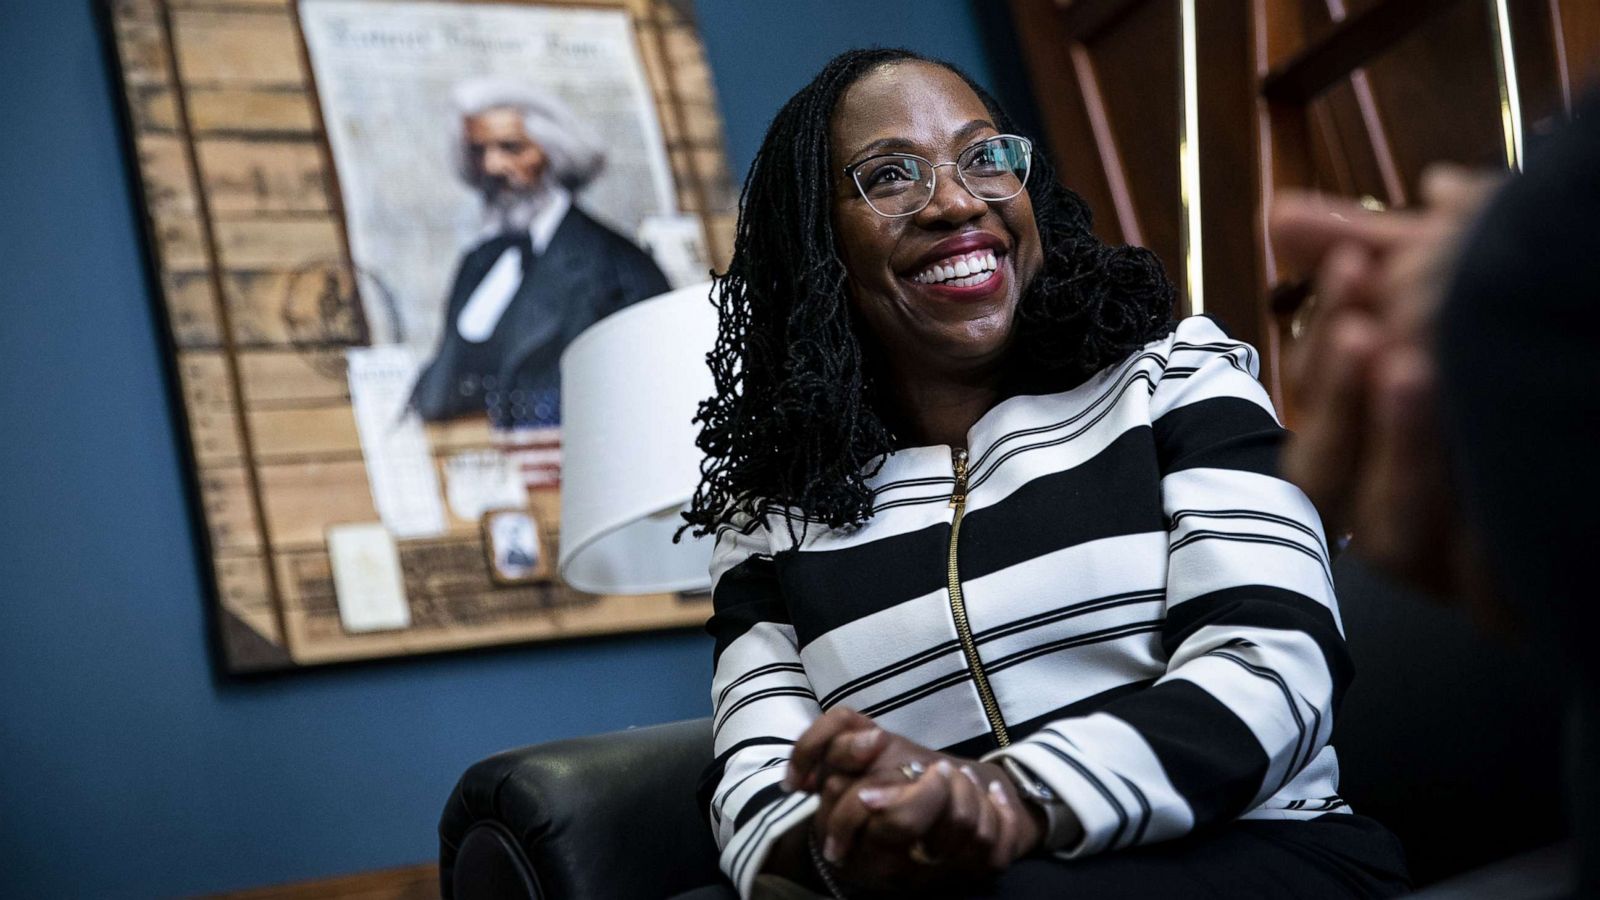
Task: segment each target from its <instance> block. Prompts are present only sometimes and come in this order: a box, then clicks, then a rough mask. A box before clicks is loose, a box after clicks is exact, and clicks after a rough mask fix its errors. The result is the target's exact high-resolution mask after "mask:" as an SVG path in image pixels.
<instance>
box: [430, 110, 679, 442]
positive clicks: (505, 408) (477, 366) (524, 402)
mask: <svg viewBox="0 0 1600 900" xmlns="http://www.w3.org/2000/svg"><path fill="white" fill-rule="evenodd" d="M452 100H453V102H454V105H455V109H456V112H457V114H458V117H459V124H458V126H457V127H458V128H459V139H458V140H457V141H456V142H455V151H456V160H457V173H458V175H459V176H460V177H461V178H462V179H463V180H464V181H465V182H466V183H467V184H468V185H470V186H471V187H472V188H473V189H474V190H476V191H477V192H478V193H479V195H480V196H481V198H482V220H483V224H482V226H481V228H480V229H479V232H478V234H477V236H476V238H475V239H474V243H473V244H472V245H471V246H469V247H468V248H467V249H466V250H465V252H464V253H463V255H462V257H461V260H460V262H459V263H458V265H457V267H456V275H455V278H454V281H453V282H452V285H451V288H450V295H449V300H448V303H446V304H445V321H444V329H443V335H442V337H441V339H440V342H439V347H438V349H437V350H436V351H435V353H434V355H433V358H432V359H431V360H430V361H429V362H428V364H427V365H426V366H424V367H423V369H422V372H421V374H420V375H419V376H418V377H417V382H416V384H415V386H414V387H413V388H412V392H411V404H412V406H413V407H415V408H416V409H417V411H418V412H419V413H420V414H421V415H422V418H423V419H425V420H428V421H438V420H443V419H453V418H458V417H461V416H467V415H484V414H488V415H489V416H490V418H491V419H492V420H493V421H494V423H495V424H496V425H497V426H500V427H504V428H522V427H542V426H553V425H557V424H559V422H560V372H559V369H558V367H557V363H558V360H559V358H560V356H561V351H562V350H563V349H565V348H566V346H567V344H568V343H569V342H570V341H571V340H572V339H573V338H574V337H576V336H577V335H578V334H579V333H580V332H582V331H583V330H584V329H586V328H588V327H589V326H590V325H592V324H594V323H595V322H597V321H599V320H600V319H602V318H604V317H605V316H607V315H610V314H611V313H613V312H615V311H617V310H618V309H621V308H622V307H624V306H627V305H629V304H631V303H636V302H638V301H639V300H643V299H645V298H647V297H652V296H655V295H657V294H661V293H664V292H666V291H667V290H668V285H667V279H666V276H665V275H663V274H662V272H661V269H660V268H659V267H658V266H657V265H656V263H655V261H654V260H652V259H651V258H650V256H649V255H648V254H647V253H645V252H644V251H643V250H641V249H640V248H639V247H638V246H637V245H635V244H634V243H633V242H632V241H630V240H629V239H628V238H626V237H624V236H622V235H620V234H618V233H617V232H615V231H613V230H611V229H610V228H607V227H606V226H604V225H602V224H600V223H599V222H597V221H595V220H594V219H593V218H592V217H590V216H589V215H588V214H587V213H585V212H584V210H583V209H582V206H581V204H580V203H578V202H576V200H575V195H576V194H578V193H579V192H581V191H582V189H583V188H584V187H585V186H586V185H588V184H589V183H590V182H591V181H592V180H593V179H594V178H595V177H596V176H597V175H599V174H600V172H601V170H602V169H603V168H604V167H605V161H606V158H605V151H604V149H603V148H602V145H601V142H600V138H599V137H598V136H597V135H596V134H595V133H594V132H593V131H592V130H591V129H590V128H589V127H588V126H587V124H585V123H584V122H583V121H581V120H580V119H578V118H577V117H576V116H575V115H573V113H572V111H571V110H570V109H569V108H568V107H567V106H566V104H564V103H562V102H561V100H560V99H558V98H557V97H555V96H553V95H551V94H549V93H545V92H541V91H538V90H535V89H533V88H531V87H528V86H526V85H521V84H516V83H513V82H507V81H501V80H497V79H472V80H469V81H464V82H462V83H460V84H458V85H457V86H456V88H455V90H454V91H453V92H452Z"/></svg>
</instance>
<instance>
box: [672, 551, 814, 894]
mask: <svg viewBox="0 0 1600 900" xmlns="http://www.w3.org/2000/svg"><path fill="white" fill-rule="evenodd" d="M711 577H712V594H711V596H712V605H713V610H714V611H713V614H712V616H711V619H710V621H709V622H708V623H707V625H706V630H707V631H709V632H711V635H712V637H713V638H715V639H716V645H715V650H714V651H713V652H714V654H715V656H714V661H713V665H714V669H715V672H714V675H713V677H712V682H711V703H712V710H713V713H712V752H713V754H714V758H713V759H712V762H711V765H710V766H709V767H708V768H707V769H706V772H705V774H704V775H703V776H702V777H701V781H700V799H701V803H702V806H703V808H705V809H706V810H707V811H708V814H709V816H710V820H711V828H712V830H713V832H714V833H715V836H716V840H717V847H718V849H719V850H720V851H721V865H722V870H723V871H724V872H725V873H727V875H728V878H729V879H731V880H732V881H733V883H734V884H735V885H736V886H737V887H738V889H739V894H740V896H742V897H749V896H750V894H751V891H752V890H753V887H754V884H755V878H756V874H757V873H758V872H760V870H761V868H762V865H763V864H764V863H765V862H766V858H767V854H768V853H769V852H770V851H771V849H772V845H773V843H774V842H776V841H777V839H778V838H779V837H780V836H781V835H782V834H783V833H784V832H786V831H787V830H789V829H790V828H792V827H794V826H795V825H796V824H798V823H800V822H802V821H804V820H805V818H806V817H807V816H809V815H811V812H812V811H813V810H814V809H815V808H816V806H817V803H818V801H817V798H816V796H815V795H814V794H806V793H793V794H788V793H784V791H783V789H782V788H781V787H780V786H779V782H780V781H781V780H782V778H783V774H784V771H785V768H786V766H787V763H788V761H789V757H790V755H791V753H792V752H793V750H794V743H795V741H796V740H797V739H799V737H800V735H801V734H803V733H804V732H805V730H806V728H807V727H809V726H810V725H811V723H812V721H813V720H814V719H816V718H817V717H818V716H819V715H821V714H822V710H821V707H820V706H819V705H818V704H817V698H816V694H815V693H814V692H813V691H812V688H811V683H810V682H809V681H808V680H807V679H806V674H805V670H804V669H803V668H802V667H801V665H800V652H799V648H798V645H797V642H796V639H795V631H794V626H793V625H791V624H790V622H789V616H788V610H787V607H786V605H785V604H784V601H783V596H782V594H781V593H780V591H779V587H778V579H777V575H776V572H775V570H774V563H773V560H772V556H771V554H770V546H769V541H768V538H767V532H766V531H765V529H762V528H761V527H759V525H758V524H757V523H753V522H745V523H742V525H733V526H725V527H723V528H722V529H720V530H719V531H718V533H717V541H716V548H715V550H714V551H713V553H712V561H711Z"/></svg>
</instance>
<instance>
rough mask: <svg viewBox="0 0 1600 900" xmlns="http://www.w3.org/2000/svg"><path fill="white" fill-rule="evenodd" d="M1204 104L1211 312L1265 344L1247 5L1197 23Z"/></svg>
mask: <svg viewBox="0 0 1600 900" xmlns="http://www.w3.org/2000/svg"><path fill="white" fill-rule="evenodd" d="M1195 26H1196V28H1195V48H1196V51H1197V57H1196V70H1197V71H1196V73H1195V74H1196V76H1197V78H1198V87H1199V95H1200V97H1201V103H1200V198H1201V205H1200V216H1201V219H1200V227H1201V233H1202V235H1203V238H1204V240H1203V241H1202V247H1203V252H1204V257H1205V268H1204V275H1203V284H1204V288H1205V295H1204V296H1205V308H1206V312H1208V313H1212V314H1214V315H1216V316H1217V317H1218V318H1219V319H1221V320H1222V321H1223V322H1224V323H1225V324H1226V325H1227V326H1228V330H1229V331H1230V332H1232V333H1233V335H1234V336H1235V337H1238V338H1240V339H1241V340H1246V341H1249V342H1250V343H1252V344H1259V343H1260V340H1261V334H1260V326H1259V322H1258V320H1257V315H1256V297H1257V296H1258V295H1259V294H1260V292H1261V282H1260V276H1259V273H1260V271H1261V260H1260V250H1259V247H1260V242H1259V241H1258V240H1256V239H1255V234H1256V231H1257V227H1258V225H1257V222H1256V206H1255V197H1256V195H1257V193H1258V191H1259V188H1258V187H1257V179H1258V178H1259V177H1260V174H1259V170H1258V168H1257V167H1256V166H1251V165H1240V164H1239V161H1241V160H1250V159H1253V158H1254V156H1255V142H1254V140H1253V136H1252V134H1251V131H1250V129H1248V128H1241V127H1239V123H1241V122H1248V121H1250V118H1251V116H1252V115H1253V114H1254V99H1253V98H1254V94H1255V73H1254V68H1253V66H1252V64H1251V55H1250V10H1249V8H1248V7H1247V6H1246V5H1245V4H1242V3H1220V4H1215V5H1207V6H1206V8H1205V14H1204V15H1201V16H1199V17H1198V18H1197V20H1196V22H1195Z"/></svg>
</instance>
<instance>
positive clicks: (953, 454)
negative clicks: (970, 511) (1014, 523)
mask: <svg viewBox="0 0 1600 900" xmlns="http://www.w3.org/2000/svg"><path fill="white" fill-rule="evenodd" d="M950 461H951V463H953V464H954V466H955V470H956V483H955V487H954V488H952V489H951V491H950V508H951V509H954V510H955V511H956V515H955V518H954V519H952V520H951V522H950V562H949V571H948V575H949V579H950V615H951V617H952V618H954V619H955V620H956V634H958V635H960V636H961V650H962V652H963V653H965V654H966V657H967V668H968V669H971V670H972V683H973V684H975V685H977V687H978V699H980V700H982V701H983V711H984V714H985V715H987V716H988V717H989V728H990V730H992V731H993V732H994V739H995V743H997V744H999V745H1000V746H1002V747H1006V746H1009V745H1010V744H1011V735H1010V734H1008V733H1007V732H1006V720H1005V717H1003V716H1001V715H1000V701H998V700H996V699H995V698H994V689H993V688H991V687H989V675H988V673H987V672H985V671H983V660H982V659H981V658H979V656H978V642H977V641H975V640H973V639H972V623H970V622H968V621H967V601H966V599H965V598H964V597H963V596H962V595H961V570H960V567H959V565H958V563H957V557H956V545H957V542H959V541H960V539H961V517H962V516H963V515H965V514H966V512H967V451H966V450H964V449H962V448H960V447H956V448H954V449H953V450H951V451H950Z"/></svg>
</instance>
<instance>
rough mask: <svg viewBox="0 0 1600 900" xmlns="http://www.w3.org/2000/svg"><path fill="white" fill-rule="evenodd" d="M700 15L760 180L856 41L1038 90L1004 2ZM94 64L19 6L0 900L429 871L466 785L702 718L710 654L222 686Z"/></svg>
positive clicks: (8, 69)
mask: <svg viewBox="0 0 1600 900" xmlns="http://www.w3.org/2000/svg"><path fill="white" fill-rule="evenodd" d="M697 5H698V9H699V12H700V16H701V19H702V27H703V31H704V35H705V38H706V43H707V46H708V48H709V51H710V55H711V63H712V67H713V70H714V73H715V77H716V80H717V86H718V89H719V91H720V94H721V99H722V104H723V110H724V113H725V115H726V119H727V126H728V141H729V145H730V150H731V155H732V162H733V164H734V167H735V170H736V171H739V172H742V171H743V169H744V168H745V167H746V166H747V165H748V164H749V161H750V159H751V158H752V157H753V156H754V154H755V149H756V147H757V145H758V144H759V143H760V139H761V135H762V132H763V131H764V129H765V127H766V122H767V119H768V117H769V116H770V115H771V114H772V112H773V111H775V110H776V109H777V107H778V105H779V104H780V102H781V101H782V100H783V99H784V98H785V97H786V96H787V95H788V94H789V93H790V92H791V91H793V90H794V89H795V88H796V87H798V86H799V85H800V84H802V83H803V82H804V80H805V79H806V78H807V77H808V76H809V75H810V74H811V73H812V72H813V71H814V70H815V69H816V68H817V67H818V66H819V65H820V64H821V63H822V61H823V60H824V59H826V58H827V57H828V56H829V55H830V54H831V53H833V52H835V51H837V50H840V49H844V48H845V47H847V46H850V45H860V44H871V43H884V44H906V45H909V46H912V47H915V48H918V49H921V50H924V51H927V52H930V53H934V54H937V55H941V56H944V57H947V58H949V59H951V60H953V61H955V62H957V63H959V64H961V65H964V66H966V67H968V68H969V69H970V70H971V71H972V72H973V74H974V75H976V76H977V77H978V78H979V79H980V80H981V81H984V82H985V83H987V84H990V85H995V86H997V87H998V88H999V89H1000V90H1001V93H1002V95H1005V94H1008V93H1009V94H1012V95H1013V96H1014V95H1015V88H1016V85H1017V84H1018V82H1019V81H1020V76H1019V74H1018V72H1017V70H1016V66H1015V64H1014V62H1013V61H1012V57H1011V55H1010V51H1009V49H1008V48H1007V45H1006V40H1007V38H1006V36H1005V34H1004V28H1005V27H1006V26H1005V23H1004V22H1003V21H1002V22H998V23H996V22H990V21H988V20H986V19H980V17H979V15H978V13H977V12H976V10H977V9H978V8H993V7H998V6H1000V5H999V4H989V3H985V2H983V0H974V3H973V4H972V5H969V3H968V2H967V0H898V2H884V0H878V2H872V3H865V2H862V3H850V4H846V3H837V2H825V0H806V2H800V0H787V2H782V3H779V2H769V0H762V2H751V0H699V2H698V4H697ZM841 10H848V11H849V14H848V15H845V14H841ZM997 29H998V30H997ZM102 53H103V46H102V38H101V35H100V33H99V30H98V28H97V24H96V22H95V20H94V16H93V15H92V13H91V8H90V6H89V5H88V3H82V2H80V3H79V4H73V3H70V2H53V0H4V2H0V91H3V92H4V103H3V104H0V109H3V110H4V111H5V115H4V121H5V123H6V129H5V138H4V140H3V141H0V303H3V304H4V316H3V318H0V323H3V324H0V896H8V897H13V896H15V897H22V896H28V897H33V896H40V897H43V896H49V897H69V896H92V897H121V896H129V897H135V896H137V897H144V896H171V895H175V894H184V893H195V892H202V891H219V890H225V889H231V888H240V887H246V886H251V885H258V884H266V883H275V882H282V881H290V880H299V879H305V878H314V877H320V876H327V875H333V874H338V873H345V872H353V871H359V870H364V869H370V868H378V867H387V866H395V865H403V864H409V863H415V862H420V861H426V860H429V859H431V858H432V857H433V856H434V854H435V851H436V844H435V838H434V825H435V822H436V820H437V815H438V810H439V808H440V805H441V803H442V801H443V800H444V798H445V797H446V795H447V793H448V791H449V789H450V787H451V785H452V784H453V783H454V780H455V778H456V776H457V775H458V774H459V772H460V771H461V769H462V768H464V767H465V766H466V765H468V764H469V763H471V762H472V761H473V760H475V759H478V758H480V757H482V756H484V755H486V754H488V753H490V752H493V751H495V750H498V749H502V748H505V747H511V746H516V745H520V744H526V743H533V742H538V741H545V740H550V739H554V738H560V737H565V736H570V735H577V734H586V733H593V732H599V731H605V730H611V729H618V728H623V727H626V726H628V725H636V724H647V723H652V722H660V721H667V720H672V719H679V718H686V717H692V716H699V715H704V714H706V713H707V711H708V701H707V684H708V680H709V678H710V665H709V652H710V647H709V642H708V641H707V639H705V638H704V637H703V636H701V635H699V634H694V633H678V634H672V635H665V636H660V635H657V636H647V637H638V638H628V639H614V640H603V641H593V642H586V643H582V644H569V645H563V646H544V647H528V648H520V649H515V650H508V651H498V652H489V653H481V654H474V655H464V656H452V657H442V658H432V659H421V660H410V661H404V662H399V663H387V664H381V665H372V666H365V667H359V668H347V669H341V670H335V671H324V672H312V673H305V674H299V675H294V676H289V677H281V678H273V679H268V680H264V681H255V682H245V683H240V682H235V681H229V680H226V679H219V678H217V677H216V676H215V675H214V673H213V671H212V669H211V665H210V655H209V646H208V643H207V635H206V631H205V619H204V615H203V605H204V597H205V588H204V584H203V582H202V580H201V577H202V576H201V575H200V574H199V573H200V572H201V570H202V566H201V564H200V562H199V561H198V560H197V559H196V552H195V535H194V534H193V530H192V525H191V522H190V520H189V517H188V510H187V504H186V500H185V494H184V491H185V487H184V476H183V472H182V469H181V465H182V463H181V458H180V453H179V448H178V445H177V443H176V435H177V427H176V424H175V420H174V411H173V410H172V409H171V408H170V406H169V403H168V401H167V397H168V387H167V385H166V383H165V375H164V369H163V363H162V348H161V344H160V340H159V337H158V333H157V331H156V328H155V319H154V316H153V313H152V306H151V298H150V296H149V294H148V292H147V289H146V281H145V277H146V276H145V272H144V269H143V261H142V260H143V257H142V251H141V240H142V238H141V235H140V233H139V229H138V224H137V222H138V219H137V216H136V214H135V212H134V210H133V207H132V200H131V195H130V187H129V183H128V180H127V174H126V171H125V168H124V160H123V135H122V134H121V133H120V131H119V128H118V126H117V124H116V122H117V120H116V114H115V106H114V99H115V90H114V88H113V87H112V83H111V81H110V79H109V77H108V73H107V70H106V67H105V64H104V62H103V57H102Z"/></svg>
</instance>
